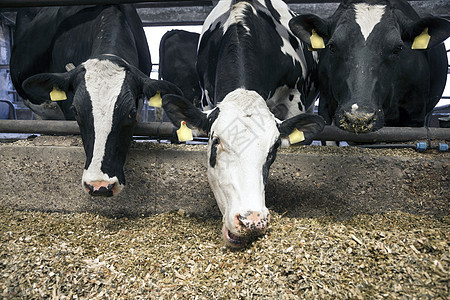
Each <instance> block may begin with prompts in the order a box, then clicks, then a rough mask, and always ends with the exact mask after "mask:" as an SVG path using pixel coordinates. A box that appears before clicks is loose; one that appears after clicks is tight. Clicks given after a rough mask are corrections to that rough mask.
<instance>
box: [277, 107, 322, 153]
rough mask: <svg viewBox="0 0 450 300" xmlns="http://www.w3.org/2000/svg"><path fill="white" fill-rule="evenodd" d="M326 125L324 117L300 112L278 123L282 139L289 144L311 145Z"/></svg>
mask: <svg viewBox="0 0 450 300" xmlns="http://www.w3.org/2000/svg"><path fill="white" fill-rule="evenodd" d="M324 127H325V121H324V119H323V118H322V117H321V116H319V115H313V114H300V115H297V116H295V117H292V118H290V119H287V120H285V121H283V122H282V123H281V124H279V125H278V130H279V131H280V137H281V139H282V140H283V141H284V140H288V142H289V144H297V143H298V144H299V145H309V144H311V143H312V141H313V139H314V138H315V137H316V136H317V135H318V134H319V133H320V132H322V130H323V129H324Z"/></svg>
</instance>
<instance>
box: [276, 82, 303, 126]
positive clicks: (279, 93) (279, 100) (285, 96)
mask: <svg viewBox="0 0 450 300" xmlns="http://www.w3.org/2000/svg"><path fill="white" fill-rule="evenodd" d="M299 103H300V106H301V107H302V110H300V108H299ZM267 106H268V107H269V109H270V111H271V112H272V113H273V114H274V115H275V116H276V117H277V118H280V119H282V120H286V119H289V118H292V117H294V116H296V115H298V114H301V113H304V112H305V107H304V105H303V103H302V100H301V95H300V92H299V90H298V89H296V88H294V89H290V88H289V87H288V86H287V85H283V86H280V87H278V88H277V89H276V90H275V93H274V94H273V96H271V97H270V98H269V99H268V100H267Z"/></svg>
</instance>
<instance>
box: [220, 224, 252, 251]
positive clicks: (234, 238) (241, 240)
mask: <svg viewBox="0 0 450 300" xmlns="http://www.w3.org/2000/svg"><path fill="white" fill-rule="evenodd" d="M222 233H223V238H224V240H225V243H226V244H227V245H228V246H230V247H233V248H241V247H243V246H244V245H245V244H247V242H248V238H247V237H245V236H238V235H235V234H233V233H232V232H231V231H230V230H228V228H227V227H226V226H225V223H224V224H223V227H222Z"/></svg>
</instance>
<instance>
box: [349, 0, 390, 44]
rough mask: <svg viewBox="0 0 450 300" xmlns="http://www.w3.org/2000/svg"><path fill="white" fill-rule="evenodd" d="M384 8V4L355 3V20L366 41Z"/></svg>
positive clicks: (381, 15) (379, 19) (378, 21)
mask: <svg viewBox="0 0 450 300" xmlns="http://www.w3.org/2000/svg"><path fill="white" fill-rule="evenodd" d="M385 8H386V6H385V5H369V4H366V3H358V4H355V14H356V19H355V21H356V23H357V24H358V25H359V27H360V28H361V33H362V35H363V36H364V39H365V40H366V41H367V38H368V37H369V35H370V33H371V32H372V30H373V28H374V27H375V25H377V24H378V23H380V21H381V18H382V17H383V14H384V10H385Z"/></svg>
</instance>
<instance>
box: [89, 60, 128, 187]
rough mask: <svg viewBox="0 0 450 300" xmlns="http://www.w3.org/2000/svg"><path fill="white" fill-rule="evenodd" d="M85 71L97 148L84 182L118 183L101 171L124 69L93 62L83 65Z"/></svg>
mask: <svg viewBox="0 0 450 300" xmlns="http://www.w3.org/2000/svg"><path fill="white" fill-rule="evenodd" d="M83 66H84V68H85V69H86V74H85V81H86V90H87V92H88V94H89V96H90V99H91V102H92V115H93V117H94V133H95V140H94V149H93V155H92V161H91V164H90V165H89V167H88V169H87V170H84V172H83V178H82V180H83V182H92V181H107V182H109V183H118V180H117V177H113V178H110V177H109V176H108V175H107V174H105V173H103V172H102V171H101V165H102V161H103V157H104V155H105V150H106V140H107V138H108V135H109V133H110V132H111V129H112V122H113V114H114V108H115V105H116V101H117V98H118V96H119V94H120V90H121V88H122V85H123V82H124V80H125V70H124V68H122V67H120V66H118V65H116V64H114V63H112V62H111V61H109V60H98V59H90V60H87V61H86V62H85V63H83Z"/></svg>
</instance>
